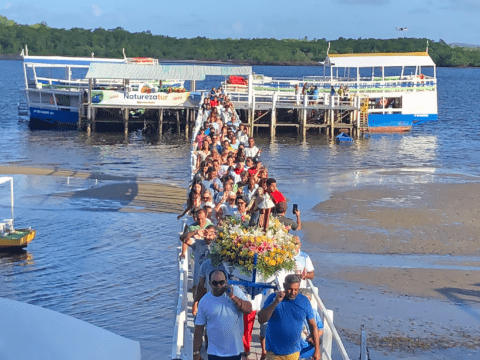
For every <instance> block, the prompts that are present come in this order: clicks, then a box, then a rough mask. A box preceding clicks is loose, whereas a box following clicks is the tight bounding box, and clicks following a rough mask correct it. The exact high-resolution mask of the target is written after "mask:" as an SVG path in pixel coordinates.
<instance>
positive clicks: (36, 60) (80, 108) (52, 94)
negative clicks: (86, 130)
mask: <svg viewBox="0 0 480 360" xmlns="http://www.w3.org/2000/svg"><path fill="white" fill-rule="evenodd" d="M26 53H27V54H28V51H27V52H26ZM105 63H108V64H137V65H143V66H148V65H158V60H157V59H152V58H145V57H136V58H127V57H125V56H124V58H123V59H113V58H94V57H93V55H92V57H90V58H89V57H65V56H28V55H24V56H23V71H24V79H25V97H26V109H27V110H28V113H29V114H27V115H29V117H30V120H31V121H32V122H38V123H41V124H47V125H55V126H58V125H61V126H77V124H78V121H79V118H80V117H86V116H87V104H88V99H89V96H91V95H93V96H95V95H98V94H99V93H100V92H102V91H104V90H106V91H108V90H112V91H119V90H122V91H126V90H127V91H132V92H135V91H137V92H140V91H141V89H142V87H143V86H144V85H145V81H141V80H139V81H131V82H130V83H129V84H128V86H127V87H126V84H124V83H123V82H122V80H111V79H103V80H102V79H98V80H95V82H94V83H93V88H92V90H93V91H97V93H95V94H90V90H89V81H88V79H85V76H86V74H87V71H88V70H89V68H90V65H91V64H105ZM146 85H148V86H147V87H148V88H155V89H158V91H162V88H163V89H165V91H166V89H168V88H174V89H175V88H180V87H182V88H183V85H184V81H180V80H164V81H162V82H159V81H149V82H148V84H146ZM95 99H98V96H97V98H95ZM95 99H93V100H94V101H95ZM138 107H142V106H138ZM22 111H23V112H22V114H21V115H25V109H22ZM19 114H20V111H19Z"/></svg>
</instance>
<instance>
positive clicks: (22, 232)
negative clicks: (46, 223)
mask: <svg viewBox="0 0 480 360" xmlns="http://www.w3.org/2000/svg"><path fill="white" fill-rule="evenodd" d="M36 233H37V232H36V230H30V229H17V230H16V231H15V232H14V233H12V234H9V235H7V236H0V251H3V250H15V249H22V248H24V247H27V245H28V244H30V243H31V242H32V240H33V239H35V235H36Z"/></svg>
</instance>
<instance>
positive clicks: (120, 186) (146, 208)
mask: <svg viewBox="0 0 480 360" xmlns="http://www.w3.org/2000/svg"><path fill="white" fill-rule="evenodd" d="M0 174H10V175H35V176H61V177H72V178H81V179H97V180H102V181H115V183H113V184H106V185H102V186H99V187H92V188H90V189H87V190H79V191H72V192H63V193H58V194H56V195H57V196H62V197H69V198H93V199H99V200H112V201H117V202H119V203H120V204H121V205H122V208H121V209H119V211H125V212H167V213H181V212H182V211H183V204H184V203H185V199H186V191H185V189H183V188H180V187H177V186H172V185H167V184H160V183H154V182H151V179H142V178H135V177H122V176H111V175H106V174H96V173H90V172H80V171H71V170H66V169H55V168H38V167H24V166H0Z"/></svg>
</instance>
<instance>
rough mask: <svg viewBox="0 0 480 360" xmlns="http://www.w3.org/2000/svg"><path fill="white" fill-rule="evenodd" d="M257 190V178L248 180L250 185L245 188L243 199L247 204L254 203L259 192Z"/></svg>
mask: <svg viewBox="0 0 480 360" xmlns="http://www.w3.org/2000/svg"><path fill="white" fill-rule="evenodd" d="M257 189H258V184H257V183H256V182H255V178H254V177H250V178H248V185H246V186H245V187H244V188H243V199H244V200H245V201H246V202H247V204H249V203H250V201H252V199H253V197H254V195H255V193H256V192H257Z"/></svg>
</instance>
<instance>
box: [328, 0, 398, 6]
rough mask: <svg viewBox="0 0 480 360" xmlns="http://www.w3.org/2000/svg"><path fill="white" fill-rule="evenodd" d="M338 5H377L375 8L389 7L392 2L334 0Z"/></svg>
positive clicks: (386, 0) (378, 0)
mask: <svg viewBox="0 0 480 360" xmlns="http://www.w3.org/2000/svg"><path fill="white" fill-rule="evenodd" d="M333 2H336V3H337V4H342V5H375V6H383V5H387V4H388V3H389V2H390V0H333Z"/></svg>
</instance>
